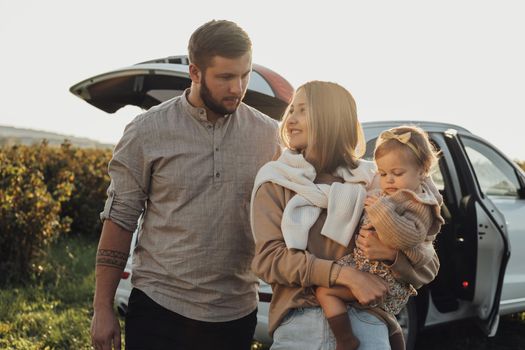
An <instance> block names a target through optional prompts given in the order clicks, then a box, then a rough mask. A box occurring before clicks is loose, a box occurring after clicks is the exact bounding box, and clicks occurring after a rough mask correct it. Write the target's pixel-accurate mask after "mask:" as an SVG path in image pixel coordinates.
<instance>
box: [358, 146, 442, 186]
mask: <svg viewBox="0 0 525 350" xmlns="http://www.w3.org/2000/svg"><path fill="white" fill-rule="evenodd" d="M376 140H377V138H375V139H372V140H370V141H368V142H367V143H366V153H365V155H364V156H363V158H364V159H366V160H371V161H373V160H374V149H375V146H376ZM434 146H435V147H436V148H438V147H437V145H436V144H435V143H434ZM438 149H439V148H438ZM430 175H431V177H432V181H434V183H435V185H436V187H437V189H438V190H439V191H441V192H443V191H444V189H445V182H444V180H443V173H442V172H441V169H440V167H439V166H435V167H434V168H432V170H431V171H430Z"/></svg>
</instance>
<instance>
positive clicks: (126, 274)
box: [120, 271, 129, 280]
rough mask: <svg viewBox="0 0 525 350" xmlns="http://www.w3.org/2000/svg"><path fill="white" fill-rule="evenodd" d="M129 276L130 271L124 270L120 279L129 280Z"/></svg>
mask: <svg viewBox="0 0 525 350" xmlns="http://www.w3.org/2000/svg"><path fill="white" fill-rule="evenodd" d="M128 277H129V272H126V271H123V272H122V275H121V276H120V279H123V280H127V279H128Z"/></svg>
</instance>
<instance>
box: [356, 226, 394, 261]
mask: <svg viewBox="0 0 525 350" xmlns="http://www.w3.org/2000/svg"><path fill="white" fill-rule="evenodd" d="M355 244H356V246H357V247H358V248H359V249H361V251H362V252H363V254H364V255H365V257H367V258H368V259H369V260H381V261H383V262H385V263H386V264H392V263H393V262H394V261H395V260H396V257H397V250H396V249H393V248H390V247H389V246H387V245H386V244H383V242H381V240H380V239H379V237H378V236H377V232H376V231H375V230H374V229H373V227H372V225H363V226H362V227H361V229H360V230H359V236H358V237H357V239H356V241H355Z"/></svg>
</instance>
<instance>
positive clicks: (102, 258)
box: [96, 249, 128, 269]
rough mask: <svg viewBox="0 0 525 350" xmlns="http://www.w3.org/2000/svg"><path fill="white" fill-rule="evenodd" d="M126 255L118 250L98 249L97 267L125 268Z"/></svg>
mask: <svg viewBox="0 0 525 350" xmlns="http://www.w3.org/2000/svg"><path fill="white" fill-rule="evenodd" d="M127 259H128V254H127V253H123V252H119V251H118V250H108V249H99V250H98V251H97V263H96V264H97V265H104V266H110V267H115V268H119V269H122V268H124V267H126V261H127Z"/></svg>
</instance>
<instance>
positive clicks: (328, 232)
mask: <svg viewBox="0 0 525 350" xmlns="http://www.w3.org/2000/svg"><path fill="white" fill-rule="evenodd" d="M281 138H282V141H283V143H284V145H285V146H286V149H285V151H284V152H283V154H282V155H281V157H280V158H279V159H278V160H277V161H275V162H270V163H268V164H267V165H265V166H264V167H263V168H261V170H260V171H259V174H258V175H257V178H256V180H255V186H254V191H253V194H252V202H251V203H252V215H251V216H252V230H253V233H254V236H255V241H256V253H255V258H254V260H253V263H252V268H253V270H254V272H255V273H256V274H257V275H258V276H259V277H260V278H261V279H262V280H264V281H266V282H267V283H269V284H271V286H272V290H273V297H272V302H271V305H270V313H269V331H270V333H271V334H272V335H273V338H274V344H273V345H272V349H301V350H304V349H334V348H335V339H334V337H333V334H332V333H331V331H330V329H329V326H328V323H327V321H326V318H325V317H324V315H323V312H322V310H321V308H320V307H319V303H318V301H317V299H316V297H315V287H316V286H322V287H332V286H336V285H338V286H343V287H346V288H348V289H349V290H350V292H351V293H352V295H354V296H355V299H356V301H357V302H358V303H360V304H362V305H374V304H377V303H379V302H381V300H382V298H383V296H384V295H385V294H386V291H387V288H386V286H385V284H384V282H383V281H382V280H381V279H380V278H378V277H377V276H374V275H372V274H368V273H365V272H361V271H358V270H356V269H354V268H353V267H350V266H344V267H342V266H341V265H338V264H335V261H336V260H337V259H339V258H340V257H342V256H344V255H346V254H348V253H350V252H351V251H352V250H353V248H354V247H355V246H356V242H357V245H358V247H360V248H362V250H363V251H364V252H365V254H366V255H367V258H369V259H372V260H382V261H384V262H386V263H388V264H390V266H391V269H392V271H393V273H394V275H395V276H396V277H397V278H399V279H401V280H405V281H406V282H407V283H410V284H412V285H413V286H414V287H416V288H418V287H420V286H421V285H423V284H426V283H428V282H430V281H431V280H432V279H433V278H434V276H435V274H436V273H437V270H438V267H439V262H438V260H437V255H436V254H435V252H434V258H433V259H432V260H431V261H430V262H429V263H428V264H426V265H424V266H422V267H420V268H418V269H415V268H414V267H412V266H411V265H410V263H409V261H408V260H407V258H406V256H404V254H403V253H401V252H397V251H395V250H393V249H390V248H389V247H387V246H384V245H383V244H381V243H380V241H379V240H378V239H377V235H376V234H375V233H374V232H373V231H367V230H362V231H361V232H360V235H359V238H358V239H357V240H356V237H353V233H354V231H355V230H356V229H357V224H358V222H359V219H360V217H361V214H362V209H363V205H364V200H365V197H366V191H367V190H369V189H371V188H372V187H373V186H377V183H376V181H375V178H374V174H375V168H374V165H373V164H372V163H371V162H366V161H362V160H359V158H360V156H361V155H362V154H363V152H364V138H363V133H362V129H361V126H360V124H359V121H358V119H357V112H356V106H355V102H354V99H353V98H352V96H351V95H350V93H349V92H348V91H347V90H346V89H344V88H342V87H341V86H339V85H337V84H334V83H329V82H320V81H313V82H308V83H306V84H304V85H302V86H301V87H299V88H298V89H297V91H296V94H295V97H294V99H293V101H292V103H291V105H290V106H289V107H288V110H287V112H286V114H285V116H284V118H283V122H282V124H281ZM296 194H298V195H296ZM329 203H337V206H334V205H332V206H329V205H328V204H329ZM327 207H328V208H329V209H328V210H326V208H327ZM334 210H335V212H334ZM348 314H349V317H350V320H351V323H352V328H353V330H354V334H355V335H356V337H357V338H358V339H359V340H360V343H361V345H360V348H359V349H361V350H366V349H376V350H377V349H389V348H390V346H389V341H388V336H389V334H388V329H387V326H386V324H385V321H384V320H381V319H379V318H378V317H377V316H376V315H373V314H372V313H370V312H368V311H366V310H364V309H362V308H357V307H349V309H348Z"/></svg>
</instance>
